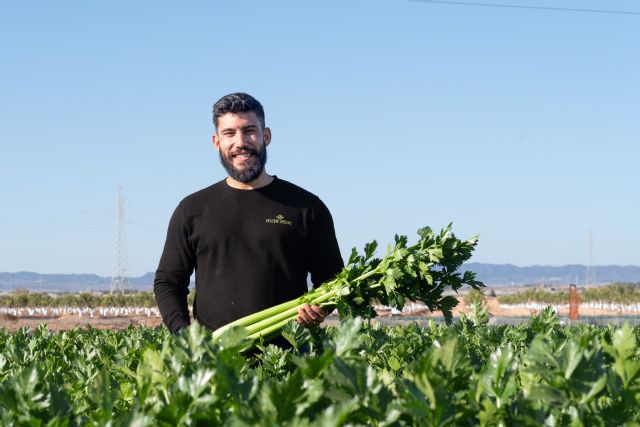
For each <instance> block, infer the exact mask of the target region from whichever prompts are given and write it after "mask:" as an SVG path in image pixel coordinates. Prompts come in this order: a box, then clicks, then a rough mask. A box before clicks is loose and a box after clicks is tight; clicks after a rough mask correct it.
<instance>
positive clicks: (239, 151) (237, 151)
mask: <svg viewBox="0 0 640 427" xmlns="http://www.w3.org/2000/svg"><path fill="white" fill-rule="evenodd" d="M257 153H258V152H257V151H256V150H254V149H253V148H250V147H240V148H237V149H235V150H233V151H231V152H230V153H229V154H230V155H231V156H237V155H238V154H257Z"/></svg>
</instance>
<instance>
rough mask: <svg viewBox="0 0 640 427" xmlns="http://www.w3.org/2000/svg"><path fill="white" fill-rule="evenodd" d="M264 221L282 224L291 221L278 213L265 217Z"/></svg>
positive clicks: (288, 223)
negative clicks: (274, 215) (272, 216)
mask: <svg viewBox="0 0 640 427" xmlns="http://www.w3.org/2000/svg"><path fill="white" fill-rule="evenodd" d="M265 222H266V223H268V224H284V225H291V224H292V223H291V221H289V220H287V219H285V218H284V215H282V214H278V215H276V217H275V218H267V219H265Z"/></svg>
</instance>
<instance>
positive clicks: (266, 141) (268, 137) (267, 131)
mask: <svg viewBox="0 0 640 427" xmlns="http://www.w3.org/2000/svg"><path fill="white" fill-rule="evenodd" d="M263 134H264V145H265V147H266V146H267V145H269V143H270V142H271V128H264V132H263Z"/></svg>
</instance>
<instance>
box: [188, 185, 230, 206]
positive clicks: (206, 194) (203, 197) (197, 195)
mask: <svg viewBox="0 0 640 427" xmlns="http://www.w3.org/2000/svg"><path fill="white" fill-rule="evenodd" d="M223 191H224V180H222V181H218V182H216V183H215V184H212V185H210V186H208V187H205V188H203V189H201V190H198V191H196V192H194V193H191V194H189V195H188V196H186V197H185V198H184V199H182V201H181V202H180V206H182V207H183V208H187V209H188V208H193V207H197V206H202V203H203V202H206V201H210V200H212V199H214V198H216V197H219V196H220V195H221V194H223Z"/></svg>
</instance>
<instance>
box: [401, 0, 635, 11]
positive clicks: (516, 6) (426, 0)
mask: <svg viewBox="0 0 640 427" xmlns="http://www.w3.org/2000/svg"><path fill="white" fill-rule="evenodd" d="M411 1H415V2H420V3H438V4H452V5H457V6H485V7H500V8H511V9H534V10H552V11H556V12H558V11H559V12H581V13H606V14H609V15H640V12H635V11H628V10H610V9H582V8H573V7H552V6H533V5H524V4H523V5H519V4H505V3H474V2H469V1H449V0H411Z"/></svg>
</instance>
